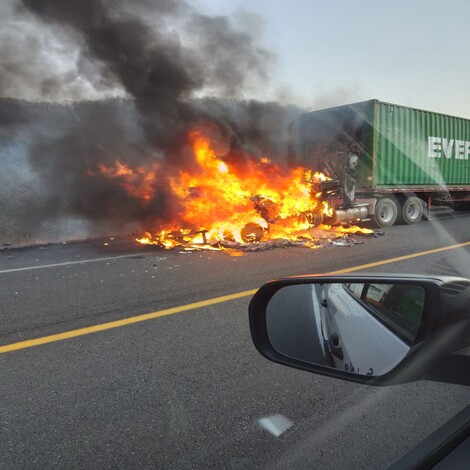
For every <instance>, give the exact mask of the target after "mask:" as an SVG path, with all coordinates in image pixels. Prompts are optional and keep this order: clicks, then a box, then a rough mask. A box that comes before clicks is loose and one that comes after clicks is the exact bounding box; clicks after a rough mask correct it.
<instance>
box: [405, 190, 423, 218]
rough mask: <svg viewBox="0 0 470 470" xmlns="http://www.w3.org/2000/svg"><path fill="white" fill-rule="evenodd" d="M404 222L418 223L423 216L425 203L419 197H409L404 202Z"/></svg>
mask: <svg viewBox="0 0 470 470" xmlns="http://www.w3.org/2000/svg"><path fill="white" fill-rule="evenodd" d="M402 217H403V222H405V224H418V223H419V222H421V219H422V218H423V203H422V202H421V199H419V198H417V197H414V196H413V197H409V198H408V199H407V200H406V201H405V202H404V203H403V209H402Z"/></svg>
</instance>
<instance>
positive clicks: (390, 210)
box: [372, 197, 398, 227]
mask: <svg viewBox="0 0 470 470" xmlns="http://www.w3.org/2000/svg"><path fill="white" fill-rule="evenodd" d="M397 214H398V207H397V203H396V202H395V201H394V200H393V199H390V198H388V197H384V198H383V199H379V200H378V201H377V204H376V205H375V210H374V215H373V217H372V222H373V223H374V224H375V225H376V226H377V227H391V226H392V225H393V224H394V223H395V221H396V220H397Z"/></svg>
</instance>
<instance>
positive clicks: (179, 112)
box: [0, 0, 298, 242]
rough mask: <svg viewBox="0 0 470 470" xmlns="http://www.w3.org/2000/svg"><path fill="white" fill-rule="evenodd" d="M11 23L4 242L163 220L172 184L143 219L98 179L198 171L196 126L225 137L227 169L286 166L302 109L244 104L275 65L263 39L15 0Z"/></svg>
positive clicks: (203, 20)
mask: <svg viewBox="0 0 470 470" xmlns="http://www.w3.org/2000/svg"><path fill="white" fill-rule="evenodd" d="M0 9H1V13H2V17H3V18H4V20H2V21H3V25H2V27H1V34H2V46H1V51H0V96H1V97H2V101H1V105H0V126H1V127H0V133H1V137H2V139H1V141H0V146H1V149H2V150H1V159H2V166H3V169H4V170H5V171H2V173H1V176H0V179H1V181H0V184H1V188H2V189H0V209H1V211H0V213H1V214H2V216H1V218H2V220H0V223H1V227H2V228H0V242H1V241H2V238H3V240H6V239H14V238H15V237H16V238H18V236H19V235H21V234H22V233H23V232H28V231H29V232H32V233H34V232H36V233H41V230H42V231H43V232H44V231H45V232H46V236H47V237H49V238H54V236H56V237H60V236H61V235H60V230H59V226H60V225H61V223H62V224H63V222H64V221H66V220H69V221H70V220H73V221H81V222H80V223H81V227H82V228H83V227H84V228H86V231H87V232H88V233H90V234H95V233H98V232H100V231H103V230H105V231H110V230H122V229H127V228H128V227H131V226H132V224H135V223H143V222H145V221H147V220H149V219H153V220H165V218H167V217H168V216H169V213H170V212H171V211H172V206H171V194H170V192H169V189H168V187H167V186H166V185H165V184H164V183H158V182H157V184H156V188H155V195H154V197H153V200H152V201H151V202H150V203H149V204H146V205H142V204H141V202H140V201H138V200H136V199H134V198H132V197H129V194H128V193H126V192H125V191H123V190H122V188H120V187H119V186H116V185H115V184H113V182H112V181H104V180H103V179H97V178H92V177H90V175H89V170H90V169H93V168H97V167H98V166H99V165H111V164H113V163H114V162H115V161H116V159H119V160H120V161H122V162H123V163H125V164H129V165H140V164H149V163H151V162H153V161H158V162H160V163H162V164H164V165H165V167H167V168H181V167H187V166H188V165H190V164H191V162H190V160H189V158H188V146H187V141H186V137H187V132H188V130H189V129H190V128H192V127H193V126H195V125H207V123H215V124H216V126H215V127H214V131H213V132H214V140H215V141H217V142H218V143H219V148H220V152H221V153H222V154H226V155H227V158H230V155H232V157H233V155H234V153H236V154H237V158H241V159H243V158H253V157H257V156H263V155H266V154H269V156H270V158H272V159H280V158H282V157H284V156H285V152H286V140H287V127H288V123H289V122H290V121H291V120H292V119H293V117H294V116H295V115H296V114H297V113H298V109H297V108H295V107H288V106H283V105H280V104H277V103H262V102H258V101H254V100H245V99H244V98H245V97H246V96H248V95H249V93H250V91H251V90H255V89H256V88H257V87H262V86H265V85H266V83H267V81H268V79H269V76H270V71H271V68H272V66H273V64H274V62H275V57H274V55H273V54H272V53H271V52H270V51H268V50H266V49H265V48H264V47H262V46H261V45H260V39H259V38H258V37H257V35H256V28H251V30H249V31H247V28H243V27H238V26H237V25H236V24H235V22H234V21H232V19H231V18H229V17H221V16H218V17H210V16H207V15H205V14H203V13H201V12H198V11H197V10H196V9H195V8H194V7H192V6H190V5H189V4H188V3H186V2H184V1H179V0H159V1H146V0H141V1H138V2H135V1H133V2H126V1H123V0H119V1H107V0H84V1H80V2H63V1H58V0H57V1H54V0H52V1H51V0H23V1H21V2H18V1H13V0H9V1H7V2H6V3H5V4H3V6H1V7H0ZM250 24H251V25H252V24H253V21H251V23H250ZM208 96H211V97H208ZM10 98H17V99H10ZM18 99H19V100H18ZM247 149H249V152H247ZM248 154H249V156H248ZM15 227H16V228H15ZM44 227H47V230H49V232H48V233H47V230H46V229H45V228H44ZM73 230H74V229H73V228H72V229H71V232H73ZM54 232H55V233H54ZM70 235H73V234H72V233H71V234H70ZM21 236H23V235H21ZM6 241H8V240H6Z"/></svg>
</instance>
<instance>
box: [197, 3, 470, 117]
mask: <svg viewBox="0 0 470 470" xmlns="http://www.w3.org/2000/svg"><path fill="white" fill-rule="evenodd" d="M193 3H196V4H198V5H199V6H200V8H201V9H203V10H204V11H206V12H207V13H210V14H223V15H229V16H231V17H232V18H233V20H234V21H239V22H241V23H243V21H244V18H245V21H246V18H247V17H248V18H249V15H247V13H250V14H254V15H257V18H256V16H255V17H254V18H253V17H252V18H249V21H248V23H249V24H252V25H255V26H254V27H257V28H259V31H260V34H261V39H260V40H261V41H262V42H263V43H264V44H265V45H266V46H267V47H268V48H269V49H271V50H272V51H273V52H274V54H275V57H276V61H275V66H274V68H273V72H272V77H271V83H270V84H267V86H266V87H265V89H264V90H263V91H260V92H259V96H262V97H263V98H266V97H268V98H280V99H283V100H286V101H294V102H296V103H298V104H301V105H302V106H305V107H307V108H312V109H316V108H319V107H327V106H330V105H340V104H345V103H346V102H354V101H362V100H367V99H372V98H376V99H379V100H382V101H387V102H391V103H396V104H402V105H405V106H412V107H416V108H421V109H427V110H431V111H436V112H441V113H446V114H452V115H457V116H463V117H467V118H470V86H469V81H470V56H469V51H470V28H469V20H470V2H469V1H468V0H447V1H443V0H382V1H379V0H375V1H373V0H354V1H351V0H290V1H289V0H257V1H252V0H196V1H194V2H193Z"/></svg>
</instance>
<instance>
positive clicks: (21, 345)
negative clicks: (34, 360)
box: [0, 241, 470, 354]
mask: <svg viewBox="0 0 470 470" xmlns="http://www.w3.org/2000/svg"><path fill="white" fill-rule="evenodd" d="M469 245H470V241H468V242H465V243H459V244H457V245H450V246H445V247H442V248H436V249H434V250H427V251H421V252H418V253H413V254H411V255H405V256H398V257H397V258H389V259H386V260H382V261H376V262H374V263H367V264H361V265H359V266H352V267H350V268H345V269H340V270H338V271H332V272H329V273H326V274H327V275H329V274H344V273H349V272H353V271H359V270H362V269H368V268H373V267H376V266H382V265H385V264H391V263H396V262H397V261H404V260H407V259H412V258H418V257H419V256H426V255H432V254H434V253H440V252H442V251H447V250H454V249H455V248H462V247H464V246H469ZM257 290H258V289H252V290H246V291H243V292H237V293H235V294H230V295H223V296H221V297H215V298H213V299H208V300H201V301H200V302H194V303H191V304H186V305H180V306H179V307H173V308H168V309H165V310H159V311H157V312H151V313H145V314H143V315H137V316H134V317H130V318H123V319H122V320H116V321H112V322H108V323H102V324H99V325H93V326H88V327H85V328H78V329H76V330H70V331H65V332H64V333H57V334H54V335H50V336H43V337H41V338H35V339H29V340H26V341H20V342H18V343H12V344H7V345H5V346H0V354H3V353H7V352H11V351H17V350H19V349H26V348H31V347H33V346H39V345H41V344H47V343H53V342H55V341H62V340H64V339H70V338H76V337H77V336H83V335H88V334H90V333H96V332H98V331H105V330H111V329H114V328H119V327H121V326H126V325H132V324H134V323H140V322H144V321H147V320H153V319H154V318H159V317H165V316H167V315H173V314H174V313H180V312H187V311H189V310H195V309H198V308H202V307H208V306H210V305H215V304H219V303H222V302H228V301H230V300H235V299H240V298H243V297H248V296H250V295H254V293H255V292H256V291H257Z"/></svg>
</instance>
